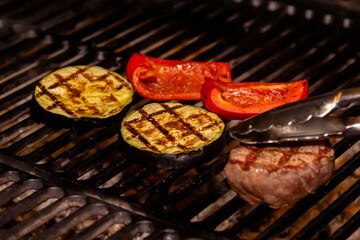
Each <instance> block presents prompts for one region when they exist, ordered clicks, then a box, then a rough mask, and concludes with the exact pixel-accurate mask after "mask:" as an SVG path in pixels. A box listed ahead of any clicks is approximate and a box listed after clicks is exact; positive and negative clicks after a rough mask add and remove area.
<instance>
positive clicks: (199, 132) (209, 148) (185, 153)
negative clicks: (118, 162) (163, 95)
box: [119, 102, 225, 169]
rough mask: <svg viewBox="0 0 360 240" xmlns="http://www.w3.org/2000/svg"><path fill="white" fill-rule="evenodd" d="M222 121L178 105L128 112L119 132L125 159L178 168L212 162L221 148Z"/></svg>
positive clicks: (148, 107)
mask: <svg viewBox="0 0 360 240" xmlns="http://www.w3.org/2000/svg"><path fill="white" fill-rule="evenodd" d="M224 128H225V124H224V122H223V121H222V120H221V119H220V118H219V117H218V116H217V115H216V114H215V113H212V112H208V111H207V110H205V109H203V108H198V107H194V106H190V105H184V104H181V103H174V102H165V103H150V104H147V105H145V106H143V107H142V108H140V109H138V110H134V111H132V112H130V113H129V114H128V115H127V116H126V117H125V118H124V119H123V121H122V123H121V129H120V133H119V148H120V152H121V153H122V154H123V156H124V157H125V158H127V159H131V160H134V161H139V162H141V163H146V164H148V165H150V166H153V167H158V168H166V169H180V168H184V167H188V166H190V165H192V164H195V163H197V162H204V161H206V160H208V161H209V160H211V159H212V158H214V157H215V156H217V155H218V154H219V153H220V152H221V151H222V149H223V146H224V143H225V138H224V136H225V134H224Z"/></svg>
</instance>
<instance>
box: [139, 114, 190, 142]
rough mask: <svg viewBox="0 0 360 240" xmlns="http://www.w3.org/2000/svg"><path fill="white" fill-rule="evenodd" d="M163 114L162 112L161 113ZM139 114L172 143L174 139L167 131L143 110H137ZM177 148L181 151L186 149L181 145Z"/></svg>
mask: <svg viewBox="0 0 360 240" xmlns="http://www.w3.org/2000/svg"><path fill="white" fill-rule="evenodd" d="M163 112H164V111H163ZM139 113H141V115H142V116H143V117H144V118H146V120H148V121H149V122H150V123H151V124H152V125H153V126H154V127H155V128H157V129H158V130H159V131H160V132H162V133H163V134H164V136H165V138H166V139H167V140H169V141H170V142H174V141H175V138H174V137H173V136H171V135H170V133H169V131H168V130H167V129H166V128H164V127H162V126H161V125H160V124H159V123H158V122H157V121H156V120H155V119H154V118H152V117H151V116H150V115H149V114H148V113H147V112H145V111H144V110H143V109H139ZM177 146H178V147H181V148H182V149H186V146H183V145H181V144H178V145H177Z"/></svg>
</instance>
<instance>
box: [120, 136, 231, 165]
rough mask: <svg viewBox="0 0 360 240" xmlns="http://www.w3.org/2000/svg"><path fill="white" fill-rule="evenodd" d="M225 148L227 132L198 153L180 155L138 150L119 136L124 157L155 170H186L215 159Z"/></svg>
mask: <svg viewBox="0 0 360 240" xmlns="http://www.w3.org/2000/svg"><path fill="white" fill-rule="evenodd" d="M224 146H225V132H223V134H222V135H221V136H220V137H219V138H218V139H217V140H215V141H213V142H211V143H210V144H208V145H205V146H203V147H201V148H199V149H198V150H196V151H191V152H188V153H179V154H168V153H164V154H160V153H154V152H151V151H146V150H141V149H138V148H136V147H134V146H132V145H130V144H128V143H127V142H126V141H125V140H124V138H123V137H122V135H121V133H119V135H118V147H119V151H120V153H121V154H122V156H123V157H124V158H126V159H128V160H130V161H134V162H137V163H139V164H143V165H146V166H149V167H153V168H163V169H184V168H188V167H191V166H195V165H197V164H201V163H205V162H209V161H211V160H212V159H214V158H215V157H216V156H217V155H219V154H220V152H221V151H222V150H223V149H224Z"/></svg>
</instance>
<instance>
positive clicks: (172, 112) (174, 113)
mask: <svg viewBox="0 0 360 240" xmlns="http://www.w3.org/2000/svg"><path fill="white" fill-rule="evenodd" d="M160 105H161V106H162V107H163V108H164V109H166V110H167V111H168V112H169V113H170V114H173V115H174V116H176V117H177V118H178V121H180V122H181V123H182V124H184V126H185V127H186V128H188V129H189V130H190V131H191V132H192V133H193V134H194V135H196V136H197V137H198V138H200V139H201V140H202V141H204V142H207V141H208V139H207V138H206V137H205V136H204V135H202V134H201V133H200V132H198V131H196V129H195V128H194V127H193V126H191V125H190V124H189V123H187V122H185V121H184V119H183V118H182V117H181V116H179V114H177V113H176V112H175V111H174V110H175V109H174V108H171V107H168V106H167V105H166V104H164V103H161V104H160ZM181 107H182V106H181ZM176 109H177V108H176Z"/></svg>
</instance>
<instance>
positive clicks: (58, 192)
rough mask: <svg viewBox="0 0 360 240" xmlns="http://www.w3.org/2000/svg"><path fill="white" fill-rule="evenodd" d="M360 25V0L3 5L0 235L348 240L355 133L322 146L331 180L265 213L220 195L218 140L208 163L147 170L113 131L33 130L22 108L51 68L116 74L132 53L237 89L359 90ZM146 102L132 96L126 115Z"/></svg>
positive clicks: (225, 192)
mask: <svg viewBox="0 0 360 240" xmlns="http://www.w3.org/2000/svg"><path fill="white" fill-rule="evenodd" d="M359 16H360V4H359V3H358V2H356V1H335V0H333V1H331V0H328V1H325V0H314V1H301V3H299V1H291V0H287V1H278V0H274V1H268V0H253V1H245V0H226V1H220V0H219V1H215V0H213V1H205V0H195V1H189V0H180V1H165V0H155V1H141V0H139V1H130V0H127V1H117V3H114V1H110V0H105V1H98V0H90V1H84V0H72V1H60V0H55V1H45V0H36V1H20V0H2V1H0V54H1V59H0V188H1V189H0V190H1V191H0V235H1V238H2V239H272V238H276V239H311V238H313V239H315V238H317V239H318V238H326V239H346V238H349V239H358V238H359V236H360V233H359V225H360V217H359V216H360V211H359V210H360V204H359V201H360V199H359V193H360V182H359V165H360V159H359V158H360V153H359V145H360V144H359V137H352V138H343V139H332V141H331V143H332V144H333V147H334V149H335V152H336V162H335V165H336V169H335V172H334V174H333V176H332V177H331V179H330V181H329V182H328V184H326V185H324V186H321V187H320V188H319V189H318V190H317V191H316V192H315V193H314V194H311V195H308V196H307V197H305V198H303V199H302V200H300V201H299V202H297V203H296V204H295V206H293V207H290V208H286V209H280V210H273V209H270V208H269V207H268V206H266V205H259V206H251V205H248V204H247V203H245V202H244V201H243V200H242V199H240V198H239V197H238V196H237V195H236V194H235V193H234V192H233V191H232V190H231V189H230V187H229V186H228V184H227V182H226V179H225V177H224V175H223V173H222V169H223V167H224V166H225V164H226V161H227V157H228V153H229V151H230V149H231V148H232V147H234V146H235V145H236V141H233V140H232V139H230V138H229V137H228V138H227V144H226V148H225V150H224V151H223V152H222V153H221V154H220V155H219V156H217V157H216V158H215V159H209V162H207V163H204V164H201V165H199V166H192V167H189V168H187V169H181V170H165V169H153V168H148V167H146V166H144V165H140V164H137V163H134V162H130V161H128V160H127V159H124V158H122V155H121V152H119V151H118V150H117V147H116V139H117V135H116V133H117V131H118V128H119V124H117V125H115V126H111V127H107V128H99V129H93V130H79V129H56V128H55V127H50V126H46V125H44V124H41V123H38V122H36V121H35V119H34V118H33V117H32V115H31V113H30V110H29V102H30V100H31V94H32V91H33V89H34V87H35V83H36V82H37V81H38V80H40V79H41V78H42V77H44V76H45V75H47V74H48V73H50V72H51V71H54V70H56V69H58V68H61V67H64V66H68V65H99V66H102V67H105V68H108V69H110V70H112V71H116V72H118V73H120V74H122V75H123V76H125V68H126V61H127V60H128V59H129V57H130V56H131V55H132V54H133V53H135V52H142V53H144V54H147V55H149V56H154V57H159V58H168V59H182V60H198V61H224V62H228V63H229V65H230V67H231V69H232V76H233V79H234V81H262V82H290V81H296V80H301V79H304V78H307V79H309V85H310V88H309V94H310V95H317V94H321V93H325V92H328V91H331V90H336V89H343V88H348V87H356V86H359V85H360V84H359V83H360V60H359V57H360V44H359V40H360V29H359V27H358V26H359ZM147 102H149V100H147V99H143V98H141V97H140V96H136V101H135V104H134V106H133V108H136V107H138V106H141V105H143V104H145V103H147ZM187 104H194V105H196V106H200V107H201V106H202V103H201V102H190V103H189V102H187ZM358 110H359V109H352V110H351V111H349V112H347V113H345V114H349V115H354V114H357V113H358ZM231 124H232V122H231V121H230V122H227V126H228V127H229V126H231Z"/></svg>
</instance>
